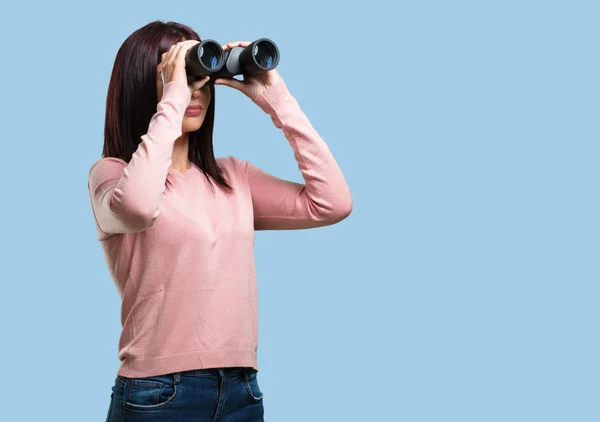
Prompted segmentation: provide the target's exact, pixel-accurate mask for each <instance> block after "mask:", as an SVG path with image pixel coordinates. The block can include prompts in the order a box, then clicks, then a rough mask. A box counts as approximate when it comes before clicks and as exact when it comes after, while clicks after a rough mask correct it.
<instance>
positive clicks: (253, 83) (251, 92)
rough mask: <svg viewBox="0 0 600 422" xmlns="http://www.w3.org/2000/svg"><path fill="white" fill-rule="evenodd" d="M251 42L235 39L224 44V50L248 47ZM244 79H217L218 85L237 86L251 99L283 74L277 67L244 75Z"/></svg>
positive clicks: (236, 87)
mask: <svg viewBox="0 0 600 422" xmlns="http://www.w3.org/2000/svg"><path fill="white" fill-rule="evenodd" d="M250 44H251V42H249V41H233V42H230V43H227V44H225V45H223V46H222V47H223V50H225V51H227V50H231V49H232V48H233V47H247V46H249V45H250ZM243 77H244V80H243V81H240V80H238V79H234V78H219V79H217V80H216V81H215V84H216V85H225V86H229V87H231V88H235V89H237V90H238V91H240V92H242V93H244V94H245V95H246V96H248V97H249V98H250V99H251V100H254V98H256V97H258V96H259V95H260V94H262V93H263V91H264V90H265V89H267V88H268V87H270V86H272V85H273V84H275V83H276V82H277V81H278V80H279V79H281V76H280V75H279V73H278V72H277V70H276V69H272V70H268V71H266V72H260V73H258V74H255V75H246V74H244V75H243Z"/></svg>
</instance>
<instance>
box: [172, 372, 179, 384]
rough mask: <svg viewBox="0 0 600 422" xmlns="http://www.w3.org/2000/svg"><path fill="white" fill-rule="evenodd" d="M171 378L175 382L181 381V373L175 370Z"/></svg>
mask: <svg viewBox="0 0 600 422" xmlns="http://www.w3.org/2000/svg"><path fill="white" fill-rule="evenodd" d="M173 378H174V379H175V384H179V383H180V382H181V374H180V373H179V372H175V373H174V374H173Z"/></svg>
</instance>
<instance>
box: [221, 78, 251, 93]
mask: <svg viewBox="0 0 600 422" xmlns="http://www.w3.org/2000/svg"><path fill="white" fill-rule="evenodd" d="M215 85H225V86H228V87H230V88H235V89H237V90H238V91H241V90H243V88H244V82H242V81H239V80H237V79H234V78H219V79H217V80H216V81H215Z"/></svg>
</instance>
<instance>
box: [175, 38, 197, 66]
mask: <svg viewBox="0 0 600 422" xmlns="http://www.w3.org/2000/svg"><path fill="white" fill-rule="evenodd" d="M196 44H199V42H198V41H196V40H190V41H184V42H183V43H181V47H180V48H179V51H178V52H177V56H176V59H175V60H176V61H177V62H179V63H181V62H183V61H184V60H185V55H186V53H187V52H188V50H189V49H190V48H192V47H193V46H194V45H196Z"/></svg>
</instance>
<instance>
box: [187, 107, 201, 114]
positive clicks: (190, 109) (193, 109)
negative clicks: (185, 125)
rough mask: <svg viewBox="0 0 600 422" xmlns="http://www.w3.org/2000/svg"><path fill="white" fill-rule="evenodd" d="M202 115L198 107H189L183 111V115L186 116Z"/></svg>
mask: <svg viewBox="0 0 600 422" xmlns="http://www.w3.org/2000/svg"><path fill="white" fill-rule="evenodd" d="M200 113H202V107H200V106H189V107H188V108H186V109H185V114H187V115H188V116H199V115H200Z"/></svg>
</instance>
